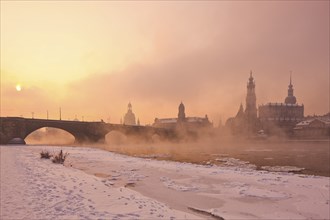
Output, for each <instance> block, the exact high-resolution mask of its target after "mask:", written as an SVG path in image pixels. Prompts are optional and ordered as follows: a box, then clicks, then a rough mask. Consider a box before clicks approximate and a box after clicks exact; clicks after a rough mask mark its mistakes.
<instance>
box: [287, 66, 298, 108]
mask: <svg viewBox="0 0 330 220" xmlns="http://www.w3.org/2000/svg"><path fill="white" fill-rule="evenodd" d="M288 87H289V88H288V96H287V97H286V98H285V101H284V102H285V104H296V102H297V99H296V97H295V96H294V95H293V85H292V71H290V84H289V86H288Z"/></svg>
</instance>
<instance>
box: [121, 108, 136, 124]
mask: <svg viewBox="0 0 330 220" xmlns="http://www.w3.org/2000/svg"><path fill="white" fill-rule="evenodd" d="M124 124H125V125H136V122H135V115H134V113H133V111H132V104H131V103H128V106H127V113H126V114H125V116H124Z"/></svg>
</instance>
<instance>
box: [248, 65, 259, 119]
mask: <svg viewBox="0 0 330 220" xmlns="http://www.w3.org/2000/svg"><path fill="white" fill-rule="evenodd" d="M256 100H257V98H256V93H255V83H254V80H253V77H252V71H250V78H249V82H248V84H247V94H246V107H245V115H246V117H247V119H248V120H250V119H256V118H257V105H256Z"/></svg>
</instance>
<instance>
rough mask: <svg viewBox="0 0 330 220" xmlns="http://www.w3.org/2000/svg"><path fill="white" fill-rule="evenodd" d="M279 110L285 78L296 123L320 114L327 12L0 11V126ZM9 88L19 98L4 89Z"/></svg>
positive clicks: (149, 7) (81, 5)
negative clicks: (11, 121)
mask: <svg viewBox="0 0 330 220" xmlns="http://www.w3.org/2000/svg"><path fill="white" fill-rule="evenodd" d="M250 70H252V71H253V76H254V78H255V81H256V95H257V104H258V105H260V104H265V103H267V102H283V101H284V99H285V97H286V95H287V88H288V87H287V86H288V83H289V76H290V70H292V73H293V84H294V94H295V96H296V97H297V101H298V103H303V104H304V105H305V115H308V114H314V113H316V114H324V113H326V112H328V111H329V2H328V1H319V2H317V1H265V2H261V1H255V2H254V1H234V2H226V1H210V2H205V1H200V2H198V1H192V2H189V1H182V2H177V1H155V2H152V1H146V2H142V1H138V2H135V1H134V2H129V1H124V2H114V1H98V2H95V1H90V2H89V1H45V2H42V1H1V116H20V115H22V116H24V117H31V112H34V115H35V117H36V118H46V112H47V110H48V111H49V117H50V118H59V113H58V111H59V110H58V109H59V107H60V106H61V107H62V118H64V119H69V118H70V119H73V118H74V117H75V115H77V117H78V118H79V119H81V117H82V116H84V118H85V120H100V119H101V118H102V119H103V120H105V121H107V120H108V119H109V118H110V122H112V123H119V121H120V118H121V117H123V115H124V113H125V112H126V109H127V104H128V102H129V101H131V102H132V105H133V112H134V113H135V114H136V116H137V117H138V118H139V119H140V121H141V123H142V124H148V123H152V122H153V120H154V118H155V117H158V118H162V117H176V116H177V113H178V105H179V104H180V102H181V101H183V102H184V104H185V106H186V115H187V116H202V117H203V116H205V114H208V116H209V118H210V120H212V121H214V123H215V125H217V124H218V121H219V119H220V118H222V120H223V121H225V120H226V119H227V118H228V117H230V116H234V115H235V114H236V112H237V110H238V107H239V105H240V103H241V102H242V103H243V105H244V106H245V95H246V83H247V80H248V77H249V72H250ZM18 84H20V85H21V91H17V89H16V86H17V85H18Z"/></svg>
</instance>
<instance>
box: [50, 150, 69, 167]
mask: <svg viewBox="0 0 330 220" xmlns="http://www.w3.org/2000/svg"><path fill="white" fill-rule="evenodd" d="M68 155H69V154H68V153H65V154H63V151H62V150H61V151H60V152H59V153H58V154H56V155H54V156H53V159H52V161H53V163H60V164H63V163H64V161H65V158H66V157H67V156H68Z"/></svg>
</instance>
